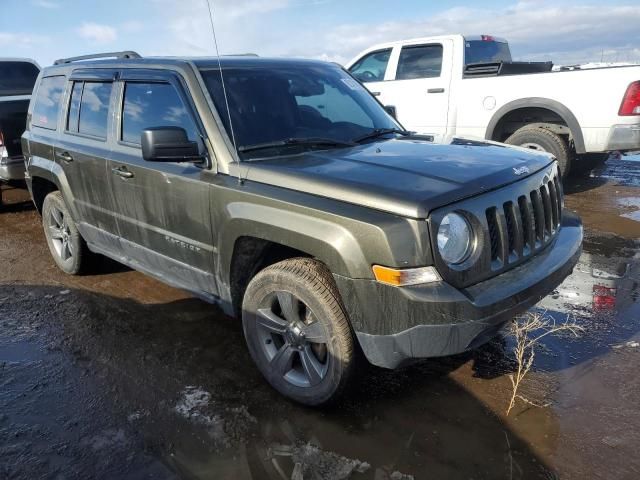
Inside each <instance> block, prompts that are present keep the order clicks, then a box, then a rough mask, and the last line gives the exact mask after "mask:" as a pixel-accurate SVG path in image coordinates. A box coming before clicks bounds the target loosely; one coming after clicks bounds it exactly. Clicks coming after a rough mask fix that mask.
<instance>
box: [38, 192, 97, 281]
mask: <svg viewBox="0 0 640 480" xmlns="http://www.w3.org/2000/svg"><path fill="white" fill-rule="evenodd" d="M42 226H43V228H44V236H45V238H46V239H47V245H48V246H49V251H50V252H51V256H52V257H53V260H54V261H55V262H56V265H58V267H59V268H60V270H62V271H63V272H65V273H68V274H71V275H78V274H79V273H81V272H82V270H83V268H84V267H85V264H86V263H87V261H88V258H87V257H88V255H89V250H88V248H87V245H86V243H85V241H84V239H83V238H82V237H81V236H80V233H79V232H78V229H77V227H76V224H75V222H74V221H73V219H72V218H71V215H70V214H69V209H68V208H67V205H66V203H65V202H64V199H63V198H62V195H61V194H60V192H51V193H50V194H48V195H47V196H46V197H45V199H44V203H43V205H42Z"/></svg>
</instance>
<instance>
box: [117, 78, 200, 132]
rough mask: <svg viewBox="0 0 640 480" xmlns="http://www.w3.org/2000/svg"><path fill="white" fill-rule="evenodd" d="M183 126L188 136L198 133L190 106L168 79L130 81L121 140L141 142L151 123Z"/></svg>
mask: <svg viewBox="0 0 640 480" xmlns="http://www.w3.org/2000/svg"><path fill="white" fill-rule="evenodd" d="M174 126H175V127H182V128H184V129H185V130H186V131H187V135H188V137H189V140H192V141H197V140H198V134H197V129H196V126H195V124H194V121H193V119H192V118H191V115H190V114H189V110H188V109H187V107H186V105H185V104H184V102H183V101H182V99H181V98H180V96H179V95H178V92H177V91H176V89H175V88H174V87H173V86H172V85H170V84H168V83H127V84H126V86H125V91H124V106H123V111H122V140H123V141H125V142H130V143H136V144H140V135H141V134H142V130H144V129H145V128H151V127H174Z"/></svg>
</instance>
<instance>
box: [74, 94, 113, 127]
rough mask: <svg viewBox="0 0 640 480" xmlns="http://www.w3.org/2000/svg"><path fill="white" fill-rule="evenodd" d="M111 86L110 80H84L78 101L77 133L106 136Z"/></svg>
mask: <svg viewBox="0 0 640 480" xmlns="http://www.w3.org/2000/svg"><path fill="white" fill-rule="evenodd" d="M111 87H112V83H111V82H85V84H84V90H83V92H82V100H81V101H80V119H79V121H78V132H79V133H83V134H85V135H91V136H92V137H97V138H101V139H106V138H107V120H108V115H109V99H110V98H111Z"/></svg>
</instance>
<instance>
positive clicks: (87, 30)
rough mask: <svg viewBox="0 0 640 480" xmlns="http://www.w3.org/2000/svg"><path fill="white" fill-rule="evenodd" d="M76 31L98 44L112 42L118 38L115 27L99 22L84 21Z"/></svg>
mask: <svg viewBox="0 0 640 480" xmlns="http://www.w3.org/2000/svg"><path fill="white" fill-rule="evenodd" d="M76 31H77V32H78V35H80V36H81V37H82V38H86V39H87V40H91V41H92V42H94V43H97V44H105V43H111V42H114V41H115V40H116V39H117V38H118V32H117V31H116V29H115V28H114V27H111V26H109V25H101V24H99V23H93V22H84V23H83V24H82V25H81V26H80V28H78V29H77V30H76Z"/></svg>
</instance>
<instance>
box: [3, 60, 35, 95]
mask: <svg viewBox="0 0 640 480" xmlns="http://www.w3.org/2000/svg"><path fill="white" fill-rule="evenodd" d="M39 73H40V69H38V67H36V66H35V65H34V64H33V63H30V62H16V61H9V62H0V97H2V96H5V95H31V92H32V91H33V86H34V85H35V83H36V78H37V77H38V74H39Z"/></svg>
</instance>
